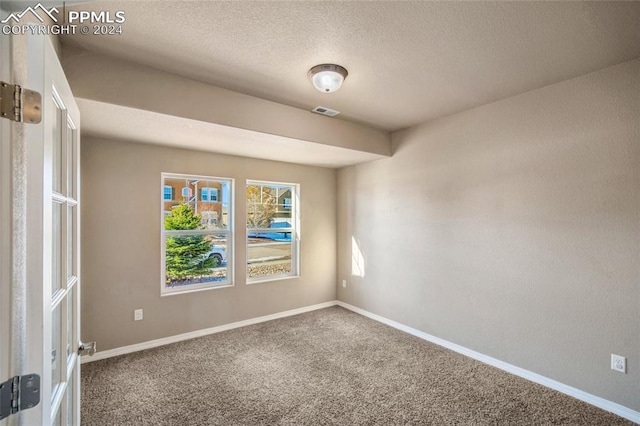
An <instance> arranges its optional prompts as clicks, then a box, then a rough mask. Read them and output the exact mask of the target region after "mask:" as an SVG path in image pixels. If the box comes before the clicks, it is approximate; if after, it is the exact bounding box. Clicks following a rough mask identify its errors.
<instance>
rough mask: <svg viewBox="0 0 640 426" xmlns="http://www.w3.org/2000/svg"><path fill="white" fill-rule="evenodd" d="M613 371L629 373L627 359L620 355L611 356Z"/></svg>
mask: <svg viewBox="0 0 640 426" xmlns="http://www.w3.org/2000/svg"><path fill="white" fill-rule="evenodd" d="M611 369H612V370H614V371H619V372H621V373H626V372H627V359H626V358H625V357H623V356H620V355H614V354H611Z"/></svg>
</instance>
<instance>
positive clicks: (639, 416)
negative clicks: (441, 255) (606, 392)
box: [336, 301, 640, 424]
mask: <svg viewBox="0 0 640 426" xmlns="http://www.w3.org/2000/svg"><path fill="white" fill-rule="evenodd" d="M336 304H337V305H338V306H342V307H343V308H345V309H348V310H350V311H353V312H355V313H358V314H360V315H362V316H365V317H367V318H371V319H373V320H376V321H378V322H381V323H383V324H386V325H388V326H391V327H393V328H396V329H398V330H401V331H404V332H405V333H409V334H411V335H413V336H416V337H419V338H421V339H423V340H426V341H428V342H431V343H435V344H436V345H438V346H442V347H445V348H447V349H451V350H452V351H454V352H458V353H460V354H462V355H466V356H468V357H470V358H473V359H476V360H478V361H481V362H484V363H485V364H489V365H491V366H493V367H496V368H499V369H501V370H504V371H506V372H508V373H511V374H515V375H516V376H520V377H522V378H524V379H527V380H530V381H532V382H535V383H538V384H540V385H543V386H546V387H548V388H551V389H554V390H557V391H558V392H561V393H564V394H566V395H569V396H572V397H574V398H576V399H579V400H581V401H584V402H586V403H588V404H591V405H594V406H596V407H598V408H602V409H603V410H606V411H609V412H611V413H614V414H617V415H618V416H620V417H624V418H625V419H627V420H631V421H632V422H635V423H638V424H640V412H638V411H634V410H632V409H630V408H627V407H625V406H624V405H620V404H618V403H615V402H612V401H609V400H606V399H604V398H600V397H599V396H595V395H592V394H590V393H587V392H584V391H582V390H580V389H576V388H574V387H571V386H568V385H565V384H564V383H560V382H558V381H555V380H552V379H549V378H548V377H544V376H541V375H540V374H537V373H533V372H531V371H528V370H525V369H524V368H520V367H516V366H515V365H512V364H509V363H506V362H504V361H500V360H499V359H495V358H492V357H490V356H487V355H484V354H481V353H480V352H476V351H474V350H471V349H468V348H465V347H464V346H460V345H457V344H455V343H451V342H449V341H447V340H444V339H441V338H439V337H435V336H432V335H430V334H427V333H424V332H422V331H420V330H416V329H415V328H411V327H408V326H406V325H404V324H400V323H399V322H396V321H393V320H390V319H388V318H385V317H382V316H380V315H376V314H373V313H371V312H368V311H365V310H364V309H360V308H358V307H356V306H353V305H350V304H348V303H344V302H342V301H338V302H337V303H336Z"/></svg>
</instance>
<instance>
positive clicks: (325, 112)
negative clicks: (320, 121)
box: [311, 106, 340, 117]
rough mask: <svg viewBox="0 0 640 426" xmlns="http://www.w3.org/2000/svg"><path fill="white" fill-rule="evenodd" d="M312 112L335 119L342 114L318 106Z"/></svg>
mask: <svg viewBox="0 0 640 426" xmlns="http://www.w3.org/2000/svg"><path fill="white" fill-rule="evenodd" d="M311 112H317V113H318V114H322V115H326V116H329V117H335V116H336V115H338V114H340V111H336V110H335V109H329V108H325V107H321V106H317V107H315V108H314V109H312V110H311Z"/></svg>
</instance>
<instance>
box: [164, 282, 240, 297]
mask: <svg viewBox="0 0 640 426" xmlns="http://www.w3.org/2000/svg"><path fill="white" fill-rule="evenodd" d="M234 286H235V284H234V283H229V284H224V285H216V286H207V287H198V288H187V289H184V290H182V289H180V290H174V291H161V292H160V297H165V296H177V295H179V294H187V293H196V292H199V291H207V290H217V289H220V288H230V287H234Z"/></svg>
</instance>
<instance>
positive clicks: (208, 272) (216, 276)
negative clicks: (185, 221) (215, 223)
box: [165, 234, 228, 288]
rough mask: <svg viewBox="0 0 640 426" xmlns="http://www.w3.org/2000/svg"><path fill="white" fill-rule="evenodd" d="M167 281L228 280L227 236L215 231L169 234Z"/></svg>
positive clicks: (175, 283) (178, 283) (180, 283)
mask: <svg viewBox="0 0 640 426" xmlns="http://www.w3.org/2000/svg"><path fill="white" fill-rule="evenodd" d="M165 238H166V239H165V276H166V283H165V285H166V286H167V287H170V288H175V287H181V286H188V285H198V284H216V283H218V284H227V283H228V277H227V256H228V255H227V236H226V235H212V234H190V235H170V236H166V237H165Z"/></svg>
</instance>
